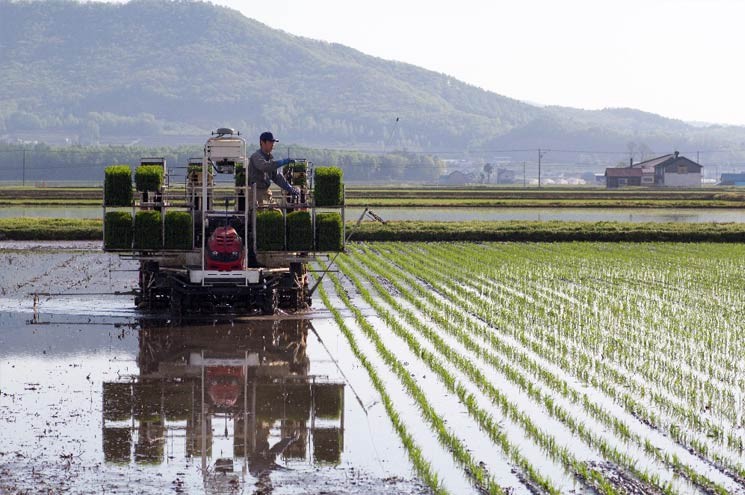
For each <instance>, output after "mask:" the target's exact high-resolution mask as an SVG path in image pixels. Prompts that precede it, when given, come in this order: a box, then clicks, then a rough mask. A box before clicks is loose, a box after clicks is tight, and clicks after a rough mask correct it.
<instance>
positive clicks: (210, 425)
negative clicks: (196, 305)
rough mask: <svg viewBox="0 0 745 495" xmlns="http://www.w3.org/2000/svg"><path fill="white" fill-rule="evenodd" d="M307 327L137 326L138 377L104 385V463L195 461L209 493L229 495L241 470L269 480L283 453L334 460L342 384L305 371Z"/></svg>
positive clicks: (339, 443)
mask: <svg viewBox="0 0 745 495" xmlns="http://www.w3.org/2000/svg"><path fill="white" fill-rule="evenodd" d="M310 325H311V323H310V321H309V320H279V321H277V320H274V321H270V320H267V321H251V322H248V323H241V324H235V326H233V325H222V326H213V325H205V326H189V327H170V328H169V327H151V326H149V325H147V324H146V325H143V327H142V329H141V331H140V352H139V356H138V360H137V362H138V365H139V368H140V374H139V376H136V377H132V378H131V379H130V380H122V381H118V382H110V383H104V384H103V415H104V427H103V447H104V456H105V459H106V461H107V462H122V463H129V462H131V461H132V460H133V459H134V462H136V463H152V464H159V463H161V462H163V461H164V459H165V457H166V454H168V455H169V456H176V457H178V456H180V455H185V456H187V457H201V460H202V467H203V468H204V471H203V472H204V473H205V484H206V486H207V487H208V489H210V490H212V489H214V490H217V491H228V492H230V491H232V490H233V489H235V488H237V487H238V486H239V485H240V484H241V483H242V481H241V480H243V479H244V477H245V475H246V474H247V473H250V474H251V475H252V476H253V477H255V478H258V479H259V480H261V482H262V483H263V484H264V485H266V484H267V483H269V480H268V474H269V473H270V472H271V471H272V470H273V469H274V468H276V467H277V459H278V458H280V456H281V459H282V460H283V461H284V462H285V463H286V464H290V465H291V463H292V462H293V460H298V461H306V460H312V462H314V463H316V464H318V463H321V464H323V463H331V464H335V463H338V462H339V461H340V458H341V450H342V448H343V431H344V415H343V410H344V389H343V387H344V385H343V384H340V383H332V382H330V381H329V380H328V379H327V378H325V377H319V376H310V375H308V369H309V361H308V358H307V356H306V354H305V348H306V339H307V336H308V329H309V327H310ZM166 440H168V441H166ZM180 443H183V453H182V454H179V452H178V450H179V447H178V445H179V444H180ZM133 445H134V448H132V446H133ZM166 449H169V452H167V453H166ZM236 465H238V466H241V469H240V474H239V473H237V472H236V471H235V466H236ZM208 473H209V474H208ZM222 485H225V486H222ZM269 485H270V483H269ZM210 487H211V488H210ZM231 487H232V488H231ZM266 488H267V486H264V489H266Z"/></svg>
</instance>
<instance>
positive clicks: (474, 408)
mask: <svg viewBox="0 0 745 495" xmlns="http://www.w3.org/2000/svg"><path fill="white" fill-rule="evenodd" d="M348 262H349V261H348V260H346V261H345V260H343V261H342V262H340V268H341V269H342V271H343V272H344V273H345V275H346V276H347V277H349V278H350V279H352V280H354V281H355V285H356V287H357V288H358V290H362V291H363V292H366V291H364V289H362V286H361V284H360V282H359V281H358V280H357V277H358V276H361V277H366V278H367V281H368V282H370V283H371V284H372V285H373V287H375V288H376V291H377V294H378V295H380V296H381V297H382V298H383V299H384V300H385V301H386V302H387V303H388V304H390V305H391V307H392V308H394V309H395V310H396V311H398V312H399V315H404V319H405V321H406V322H407V323H409V324H410V325H412V326H413V327H416V328H417V330H418V331H419V332H420V333H422V335H423V336H424V337H425V338H427V339H429V340H430V341H432V342H433V343H434V344H435V347H436V348H437V349H438V351H439V353H440V355H441V356H442V357H444V358H445V359H447V360H448V361H449V362H450V363H452V364H453V365H454V366H455V367H456V368H458V369H459V370H461V371H463V373H464V374H465V375H466V376H468V377H469V379H471V380H472V382H473V383H474V384H475V385H476V386H477V387H478V389H479V390H480V391H482V392H483V393H485V394H486V395H487V396H488V397H489V398H490V400H491V401H492V402H493V403H494V404H495V405H497V406H498V407H499V408H500V411H501V412H502V413H503V414H505V415H506V416H507V417H508V418H510V419H511V420H512V421H514V422H515V423H517V424H520V425H521V426H522V427H523V428H524V429H525V431H526V433H527V434H528V437H529V438H531V439H533V440H534V441H536V442H537V443H538V444H539V445H540V446H542V447H543V448H544V449H546V450H547V451H548V452H549V454H550V455H551V456H552V457H554V458H556V459H559V460H560V461H561V462H562V463H563V464H564V465H565V466H566V467H568V468H569V469H570V471H571V472H572V473H573V474H576V475H577V476H578V477H579V478H580V479H582V480H584V481H585V482H588V483H590V484H591V485H593V486H594V487H595V488H597V489H598V490H599V491H600V492H601V493H618V492H617V491H616V490H615V488H614V487H613V486H612V485H611V484H610V483H609V482H608V480H607V479H605V477H604V476H603V475H602V474H601V473H600V472H599V471H597V470H595V469H592V468H591V467H589V466H588V465H587V464H585V463H583V462H581V461H580V460H578V459H577V458H576V457H575V456H574V455H573V454H572V453H571V452H569V451H568V450H567V448H566V447H562V446H561V445H560V444H559V443H558V442H557V440H556V438H555V436H553V435H552V434H550V433H548V432H547V431H545V430H543V429H542V428H541V427H539V426H538V425H537V424H536V423H535V422H533V421H532V420H531V417H530V415H529V414H526V413H525V412H524V411H522V410H521V409H520V408H519V407H518V406H517V405H516V404H515V403H514V402H513V401H511V400H510V398H508V397H507V396H506V395H505V394H504V393H502V392H501V391H500V390H499V389H497V388H496V387H494V386H493V385H492V384H491V383H490V382H489V381H488V380H487V378H486V377H485V376H484V374H483V373H482V372H481V371H480V370H479V369H478V368H476V367H475V366H474V365H473V363H472V362H471V361H470V359H469V358H468V357H466V356H463V355H460V354H459V353H457V352H456V351H455V350H453V349H452V348H449V347H448V346H447V345H446V344H445V343H444V341H443V340H442V339H441V338H440V337H439V336H438V335H437V334H436V333H434V332H433V331H432V330H431V329H430V328H428V327H427V326H426V325H422V323H421V321H420V320H418V319H417V317H418V315H416V314H414V313H411V312H409V311H407V310H406V309H405V308H403V307H402V306H401V305H399V304H398V303H397V302H396V301H395V300H394V299H393V298H391V296H390V294H389V293H388V292H387V291H386V290H385V289H384V288H383V287H381V286H380V285H379V283H377V282H376V281H375V279H374V278H369V277H367V276H366V275H365V271H357V272H353V271H351V269H350V267H349V266H347V265H346V263H348ZM358 268H359V267H358ZM396 288H397V290H399V291H401V290H403V291H406V289H405V288H403V287H400V286H398V285H397V286H396ZM363 298H364V299H365V301H366V302H367V303H368V304H370V305H371V306H372V307H373V309H375V310H376V311H377V312H378V314H383V315H385V316H384V317H385V320H386V322H388V323H389V324H391V325H393V326H394V327H397V330H396V331H397V333H405V334H407V335H406V341H407V342H408V343H409V345H410V346H411V347H412V350H413V351H414V352H415V353H417V354H419V355H421V356H422V357H423V359H425V361H426V362H427V363H428V364H429V365H430V368H431V369H432V370H433V371H434V372H435V373H437V374H438V375H439V376H441V378H443V383H445V385H446V386H448V388H449V389H451V391H452V392H453V393H456V394H457V395H458V397H459V398H461V400H462V401H464V403H465V404H466V405H467V406H468V408H469V412H470V413H471V414H472V415H473V417H474V418H475V419H476V420H478V421H479V423H480V424H481V426H482V428H483V429H484V431H485V432H486V433H487V434H489V435H490V437H491V438H492V440H493V441H494V442H495V444H496V445H497V446H500V447H501V448H502V449H503V450H504V451H505V453H507V454H509V455H511V456H512V457H513V460H514V461H515V462H516V463H517V464H518V465H519V466H520V467H521V468H522V469H524V470H525V473H526V474H527V475H528V476H529V477H530V478H531V480H532V481H533V482H535V483H536V484H537V485H539V486H541V487H542V488H544V489H545V490H547V491H548V492H549V493H559V492H558V491H557V489H556V488H555V487H553V486H552V485H551V484H550V482H549V480H547V479H545V478H544V477H543V476H541V474H540V472H539V470H536V469H535V468H534V467H533V466H532V465H531V464H530V463H529V461H528V460H527V459H525V458H524V457H523V456H522V455H521V454H520V447H519V446H516V445H511V444H510V443H509V441H508V440H507V439H506V438H505V436H504V435H501V434H500V431H499V428H498V427H497V422H496V421H495V420H494V419H493V417H492V416H491V415H490V413H489V412H488V411H486V410H484V409H481V408H479V407H478V405H477V404H476V401H475V400H474V398H473V394H469V393H468V392H467V389H466V387H464V385H463V384H460V383H454V382H453V381H452V380H451V379H450V378H449V377H448V376H447V370H446V368H444V367H443V366H442V365H441V364H440V363H439V359H438V358H439V356H437V355H434V354H431V353H429V352H427V351H425V350H424V349H423V347H422V346H421V345H420V343H419V342H418V340H417V339H416V337H415V336H413V335H411V334H410V333H409V332H408V331H406V330H404V329H402V327H401V326H400V325H399V324H397V323H396V321H395V317H394V316H393V315H392V314H391V313H390V312H388V311H387V310H385V309H383V308H382V307H381V306H380V305H379V304H376V303H375V301H374V300H373V299H371V298H370V296H369V295H363ZM407 299H408V297H407ZM409 300H410V299H409Z"/></svg>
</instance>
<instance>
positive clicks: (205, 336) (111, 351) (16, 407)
mask: <svg viewBox="0 0 745 495" xmlns="http://www.w3.org/2000/svg"><path fill="white" fill-rule="evenodd" d="M99 247H100V246H98V245H97V244H96V243H90V244H89V243H69V244H68V245H66V246H63V249H59V245H58V244H57V245H55V247H54V248H53V247H52V245H51V244H48V243H47V244H45V243H33V244H29V243H15V244H8V243H5V244H4V245H3V246H2V250H0V266H2V267H3V268H2V270H0V294H2V295H0V424H2V425H3V435H2V439H3V440H2V445H0V493H158V494H160V493H277V494H279V493H349V494H367V493H379V494H383V493H386V494H387V493H402V494H419V493H430V492H431V490H430V489H429V488H428V487H427V486H426V485H424V484H423V483H422V482H420V481H418V479H417V477H416V473H415V471H414V470H413V466H412V464H411V463H410V462H409V460H408V457H407V454H406V451H405V449H404V447H403V446H402V444H401V442H400V440H399V439H398V437H397V435H396V433H395V432H394V431H393V429H392V428H391V425H390V421H389V419H388V417H387V415H386V414H385V410H384V409H383V408H382V407H380V406H379V405H377V401H378V397H377V395H376V394H375V392H374V389H373V387H372V386H371V385H370V383H369V378H368V377H367V375H366V373H365V372H364V370H362V369H361V368H360V367H359V366H358V365H357V364H356V363H355V360H354V359H353V356H352V354H351V352H349V351H348V349H347V346H346V341H345V339H344V338H343V337H341V336H340V334H339V332H338V330H337V329H336V328H335V327H334V326H333V325H331V324H330V320H329V319H328V316H329V315H328V313H324V312H323V311H316V312H315V313H313V314H312V315H310V316H312V317H313V319H303V318H290V319H284V320H281V321H271V320H256V321H248V322H245V321H243V322H239V321H234V320H225V321H190V322H188V323H185V324H183V325H181V326H173V325H171V324H170V323H169V322H168V320H167V317H168V315H152V314H151V315H146V316H143V315H141V314H138V313H136V312H135V310H134V308H133V305H132V297H131V295H128V294H127V293H128V291H130V290H131V288H132V286H133V285H134V283H135V281H136V276H137V273H136V272H135V271H132V270H133V269H134V268H135V267H134V266H133V263H132V262H129V261H122V260H119V259H118V258H117V257H115V256H109V255H105V254H103V253H100V252H96V249H97V248H99ZM34 294H37V297H36V300H35V298H34ZM60 294H64V295H60ZM321 339H322V341H321ZM332 356H333V357H332Z"/></svg>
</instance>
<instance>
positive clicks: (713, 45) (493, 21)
mask: <svg viewBox="0 0 745 495" xmlns="http://www.w3.org/2000/svg"><path fill="white" fill-rule="evenodd" d="M213 3H217V4H220V5H226V6H229V7H232V8H235V9H238V10H240V11H241V12H242V13H243V14H245V15H246V16H247V17H252V18H254V19H257V20H259V21H261V22H263V23H265V24H267V25H269V26H271V27H274V28H278V29H282V30H284V31H287V32H289V33H292V34H297V35H302V36H307V37H310V38H315V39H322V40H326V41H332V42H337V43H342V44H344V45H348V46H351V47H353V48H356V49H358V50H361V51H363V52H365V53H367V54H370V55H375V56H378V57H382V58H386V59H393V60H399V61H403V62H409V63H412V64H415V65H419V66H422V67H425V68H428V69H432V70H435V71H438V72H444V73H447V74H450V75H452V76H455V77H456V78H458V79H461V80H463V81H466V82H468V83H471V84H474V85H477V86H480V87H482V88H484V89H488V90H491V91H495V92H497V93H500V94H502V95H505V96H510V97H513V98H517V99H521V100H525V101H529V102H534V103H541V104H555V105H565V106H573V107H580V108H592V109H596V108H603V107H633V108H638V109H641V110H646V111H650V112H654V113H659V114H662V115H665V116H669V117H674V118H680V119H684V120H696V121H706V122H718V123H730V124H745V96H744V93H745V26H744V25H745V1H741V0H677V1H674V0H646V1H641V0H623V1H615V0H613V1H609V0H594V1H591V0H562V1H556V0H553V1H550V0H519V1H518V0H515V1H498V0H491V1H489V0H480V1H477V0H460V1H450V2H444V1H438V0H429V1H424V0H398V1H393V0H376V1H374V2H370V1H368V2H360V1H349V0H346V1H342V0H314V1H302V0H270V1H266V0H263V1H257V0H242V1H241V0H215V1H214V2H213Z"/></svg>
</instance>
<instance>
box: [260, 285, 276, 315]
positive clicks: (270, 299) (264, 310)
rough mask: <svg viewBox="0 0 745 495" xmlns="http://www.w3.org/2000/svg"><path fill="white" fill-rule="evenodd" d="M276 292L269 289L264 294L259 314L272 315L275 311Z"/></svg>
mask: <svg viewBox="0 0 745 495" xmlns="http://www.w3.org/2000/svg"><path fill="white" fill-rule="evenodd" d="M277 300H278V297H277V290H276V289H270V290H269V291H268V292H267V293H266V294H264V302H263V303H262V305H261V314H263V315H273V314H274V313H275V311H277Z"/></svg>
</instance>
